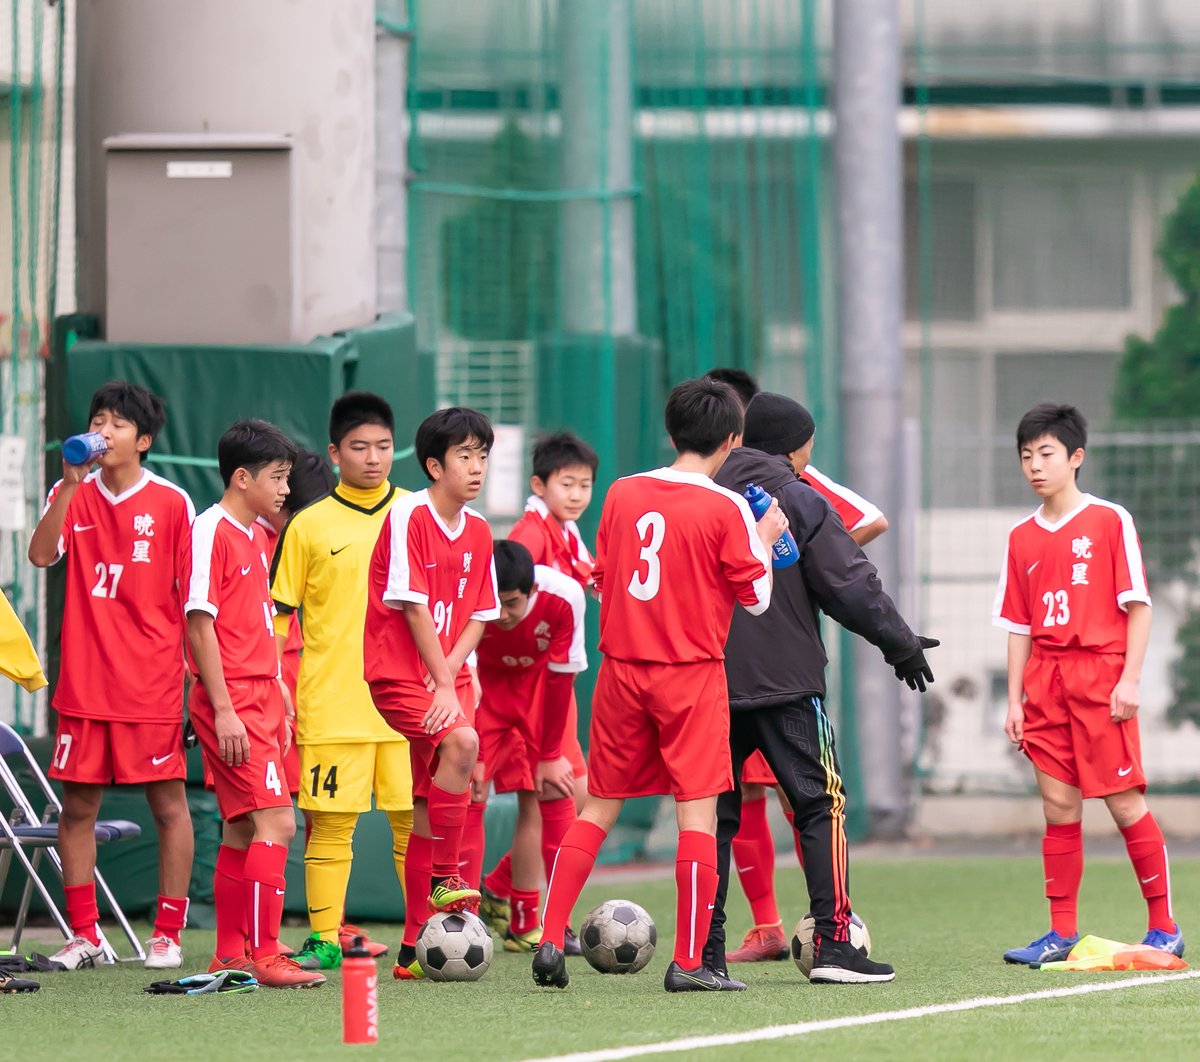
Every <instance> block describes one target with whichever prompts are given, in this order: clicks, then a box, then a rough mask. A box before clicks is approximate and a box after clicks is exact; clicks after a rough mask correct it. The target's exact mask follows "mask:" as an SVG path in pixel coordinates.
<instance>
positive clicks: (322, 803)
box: [296, 741, 413, 812]
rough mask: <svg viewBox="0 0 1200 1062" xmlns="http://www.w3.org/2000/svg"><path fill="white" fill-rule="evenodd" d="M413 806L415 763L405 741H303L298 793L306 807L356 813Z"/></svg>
mask: <svg viewBox="0 0 1200 1062" xmlns="http://www.w3.org/2000/svg"><path fill="white" fill-rule="evenodd" d="M372 793H374V795H375V806H376V807H377V808H381V809H382V810H384V811H409V810H411V809H412V806H413V801H412V766H411V764H410V762H409V756H408V742H407V741H364V742H357V743H355V744H353V745H301V746H300V793H299V795H298V798H297V801H296V802H297V803H298V804H299V805H300V807H301V808H303V809H305V810H306V811H339V812H355V811H370V810H371V794H372Z"/></svg>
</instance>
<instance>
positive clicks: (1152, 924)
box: [1121, 811, 1176, 933]
mask: <svg viewBox="0 0 1200 1062" xmlns="http://www.w3.org/2000/svg"><path fill="white" fill-rule="evenodd" d="M1121 834H1122V835H1123V836H1124V838H1125V850H1126V851H1127V852H1128V853H1129V861H1130V862H1131V863H1132V864H1133V872H1134V873H1135V874H1136V875H1137V879H1138V885H1139V886H1140V887H1141V890H1142V896H1144V897H1145V899H1146V913H1147V921H1148V923H1149V924H1148V926H1147V928H1148V929H1161V930H1162V931H1163V932H1165V933H1174V932H1175V929H1176V925H1175V915H1174V913H1173V912H1172V911H1171V872H1170V870H1169V868H1168V867H1167V846H1166V843H1165V842H1164V841H1163V835H1162V830H1161V829H1159V827H1158V822H1157V821H1156V820H1155V818H1154V816H1153V815H1151V814H1150V812H1148V811H1147V812H1146V814H1145V815H1143V816H1142V817H1141V818H1140V819H1138V820H1137V822H1135V823H1134V824H1133V825H1132V826H1127V827H1125V829H1123V830H1122V831H1121Z"/></svg>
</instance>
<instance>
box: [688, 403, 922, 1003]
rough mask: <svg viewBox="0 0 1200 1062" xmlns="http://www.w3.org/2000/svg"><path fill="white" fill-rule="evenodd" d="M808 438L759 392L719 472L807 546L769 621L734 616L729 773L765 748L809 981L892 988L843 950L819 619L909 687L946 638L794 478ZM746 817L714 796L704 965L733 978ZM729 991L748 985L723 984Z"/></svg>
mask: <svg viewBox="0 0 1200 1062" xmlns="http://www.w3.org/2000/svg"><path fill="white" fill-rule="evenodd" d="M812 435H813V419H812V416H811V415H810V414H809V412H808V410H806V409H805V408H804V407H803V406H802V405H800V404H799V403H798V402H795V401H793V400H792V399H790V398H787V397H785V396H784V395H777V394H771V393H769V392H765V391H764V392H760V393H759V394H757V395H755V396H754V399H753V400H752V401H751V402H750V405H749V407H748V408H747V410H746V429H745V434H744V436H743V440H742V441H743V445H742V446H741V447H739V448H738V449H736V450H734V451H733V453H732V454H730V456H729V459H728V460H727V461H726V462H725V464H724V466H723V467H722V468H721V470H720V472H719V473H718V474H717V482H718V483H719V484H720V485H721V486H723V487H726V488H728V489H729V490H733V491H737V492H738V493H739V494H741V493H744V492H745V489H746V485H747V484H749V483H757V484H758V485H759V486H760V487H762V488H763V489H764V490H766V491H767V492H768V493H769V494H773V495H774V496H775V497H776V498H778V499H779V504H780V506H781V507H782V508H783V511H784V512H785V513H786V514H787V518H788V522H789V525H790V528H789V529H790V530H791V532H792V535H793V536H794V537H795V539H796V544H797V545H798V547H799V549H800V560H799V562H798V563H796V564H794V565H792V566H791V567H790V568H783V569H777V570H776V572H775V585H774V588H773V590H772V592H771V607H770V608H769V609H767V611H766V612H765V613H763V614H762V615H761V616H751V615H750V613H748V612H746V611H745V610H744V609H734V616H733V625H732V627H731V628H730V631H729V641H728V643H727V644H726V646H725V674H726V680H727V682H728V684H729V709H730V731H729V741H730V750H731V753H732V758H733V776H734V778H735V779H738V778H740V777H741V774H742V766H743V764H744V763H745V762H746V759H747V757H749V755H750V754H751V753H752V752H753V751H754V750H755V749H761V750H762V752H763V754H764V755H765V756H766V759H767V763H768V764H770V766H771V770H772V771H774V772H775V777H776V778H778V780H779V784H780V786H781V787H782V788H783V791H784V793H785V795H786V796H787V798H788V801H789V803H790V804H791V805H792V809H793V810H794V811H795V817H796V832H797V833H798V834H799V835H800V847H801V850H802V851H803V853H804V873H805V877H806V879H807V882H808V895H809V909H810V910H811V912H812V915H813V919H814V921H815V923H816V932H815V935H814V945H815V956H814V961H813V969H812V974H811V975H810V976H811V979H812V980H814V981H825V982H862V981H890V980H892V978H893V977H894V974H893V972H892V968H891V967H890V966H888V965H887V964H885V963H878V962H873V961H872V960H870V959H868V958H867V957H866V956H864V955H862V954H861V953H860V952H858V951H857V950H856V949H855V948H853V947H852V946H851V945H850V943H849V939H850V935H849V927H850V889H849V869H848V865H847V858H846V847H847V845H846V829H845V810H844V809H845V790H844V788H843V786H842V779H841V775H840V769H839V767H838V762H837V754H836V752H835V750H834V740H833V725H832V723H831V722H830V719H829V716H827V715H826V714H825V709H824V705H823V702H824V699H825V664H826V656H825V647H824V645H823V644H822V642H821V633H820V612H825V613H827V614H828V615H829V616H831V617H833V619H834V620H836V621H837V622H838V623H840V624H841V625H842V626H843V627H846V628H847V629H848V630H851V631H853V632H854V633H855V634H859V635H862V637H864V638H866V639H867V640H868V641H869V642H871V643H872V644H873V645H875V646H877V647H878V648H879V649H880V650H881V651H882V652H883V655H884V659H885V660H886V661H887V662H888V664H890V665H892V666H893V667H894V668H895V671H896V676H897V678H899V679H901V680H903V681H905V682H907V683H908V684H909V685H910V686H911V687H912V688H914V689H920V690H922V691H923V690H924V689H925V683H926V682H932V681H933V674H932V672H931V671H930V670H929V665H928V664H927V663H926V661H925V654H924V650H925V649H926V648H929V647H931V646H935V645H937V644H938V643H937V642H936V641H934V640H932V639H924V638H919V637H918V636H917V635H916V634H914V633H913V632H912V630H911V629H910V628H909V626H908V624H907V623H905V622H904V619H903V618H902V617H901V615H900V613H899V611H898V610H897V608H896V606H895V604H894V603H893V602H892V599H891V598H890V597H888V595H887V594H886V593H884V590H883V586H882V584H881V583H880V581H879V574H878V572H877V571H876V570H875V566H874V565H873V564H872V563H871V562H870V561H869V560H867V557H866V555H865V554H864V553H863V551H862V550H861V549H860V548H859V547H858V545H857V543H855V541H854V539H852V538H851V537H850V535H849V534H848V533H847V531H846V529H845V527H844V526H843V525H842V522H841V520H840V519H838V517H837V515H836V514H835V513H834V511H833V510H832V509H831V508H830V506H829V503H828V502H827V501H826V500H825V499H824V498H823V497H822V496H821V495H820V494H818V493H817V492H816V491H815V490H813V489H812V488H811V487H810V486H808V485H807V484H806V483H804V482H802V481H801V479H800V478H799V472H800V471H801V470H802V466H801V468H795V467H793V462H792V460H791V459H789V457H788V455H789V454H796V451H798V450H800V449H801V448H802V447H803V446H804V445H805V444H806V443H807V442H808V440H809V439H811V438H812ZM796 461H797V463H798V462H799V455H797V456H796ZM741 812H742V795H741V789H740V788H739V787H738V786H737V785H736V784H735V785H734V788H733V789H732V790H731V791H730V792H728V793H725V794H723V795H722V796H721V797H720V798H719V800H718V802H717V870H718V872H719V874H720V884H719V886H718V889H717V899H716V906H715V907H714V909H713V919H712V929H711V931H710V933H709V938H708V948H707V950H706V952H705V965H706V966H708V967H709V968H710V969H715V970H717V971H718V972H721V973H722V974H724V975H725V976H726V977H727V976H728V975H727V973H726V972H725V971H726V963H725V897H726V895H727V893H728V890H729V854H730V847H731V842H732V840H733V837H734V834H736V833H737V830H738V825H739V823H740V820H741ZM729 987H730V988H733V987H741V986H740V984H739V983H737V982H729Z"/></svg>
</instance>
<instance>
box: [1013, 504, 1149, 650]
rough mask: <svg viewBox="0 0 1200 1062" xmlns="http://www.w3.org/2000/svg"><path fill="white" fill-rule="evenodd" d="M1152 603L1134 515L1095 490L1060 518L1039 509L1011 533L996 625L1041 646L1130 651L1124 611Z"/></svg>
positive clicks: (1036, 645)
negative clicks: (1132, 605) (1138, 603)
mask: <svg viewBox="0 0 1200 1062" xmlns="http://www.w3.org/2000/svg"><path fill="white" fill-rule="evenodd" d="M1131 601H1141V602H1144V603H1145V604H1147V605H1148V604H1150V591H1149V589H1148V588H1147V586H1146V569H1145V567H1144V566H1143V565H1142V548H1141V544H1140V543H1139V542H1138V536H1137V531H1136V530H1135V529H1134V526H1133V517H1131V516H1130V515H1129V513H1128V512H1127V511H1126V510H1125V509H1123V508H1122V507H1121V506H1119V505H1114V504H1113V503H1112V502H1108V501H1104V500H1102V499H1100V498H1095V497H1093V496H1092V495H1090V494H1085V495H1084V496H1083V501H1082V502H1081V503H1080V504H1079V505H1078V506H1077V507H1076V508H1075V509H1074V510H1073V511H1072V512H1069V513H1067V515H1066V516H1064V517H1062V519H1060V520H1058V521H1057V522H1056V523H1050V522H1049V521H1047V520H1046V519H1045V517H1043V516H1042V511H1041V509H1038V511H1037V512H1035V513H1033V514H1031V515H1030V516H1027V517H1026V518H1025V519H1024V520H1022V521H1021V522H1020V523H1019V524H1017V525H1016V526H1015V527H1014V528H1013V529H1012V531H1010V532H1009V536H1008V558H1007V560H1006V562H1005V565H1004V570H1003V572H1002V573H1001V575H1000V586H999V588H998V589H997V591H996V602H995V606H994V608H993V610H992V616H993V622H994V623H995V624H996V626H998V627H1003V628H1004V629H1005V630H1008V631H1011V632H1012V633H1013V634H1028V635H1030V636H1031V637H1032V638H1033V643H1034V646H1035V647H1038V646H1041V647H1044V648H1050V649H1087V650H1090V651H1091V652H1094V653H1124V652H1125V633H1126V619H1127V617H1126V614H1125V612H1126V609H1127V607H1128V605H1129V603H1130V602H1131Z"/></svg>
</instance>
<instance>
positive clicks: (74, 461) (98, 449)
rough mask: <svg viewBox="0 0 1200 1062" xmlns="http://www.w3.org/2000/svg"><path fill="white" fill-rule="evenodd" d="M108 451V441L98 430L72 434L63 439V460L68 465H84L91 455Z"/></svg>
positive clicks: (97, 455)
mask: <svg viewBox="0 0 1200 1062" xmlns="http://www.w3.org/2000/svg"><path fill="white" fill-rule="evenodd" d="M106 453H108V443H106V442H105V441H104V436H103V435H101V434H100V433H99V432H98V431H88V432H84V433H83V434H82V435H72V436H71V437H70V438H69V439H66V440H64V441H63V444H62V454H63V460H64V461H66V463H67V464H68V465H86V464H87V463H88V462H89V461H90V460H91V459H92V458H93V457H99V456H100V454H106Z"/></svg>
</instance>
